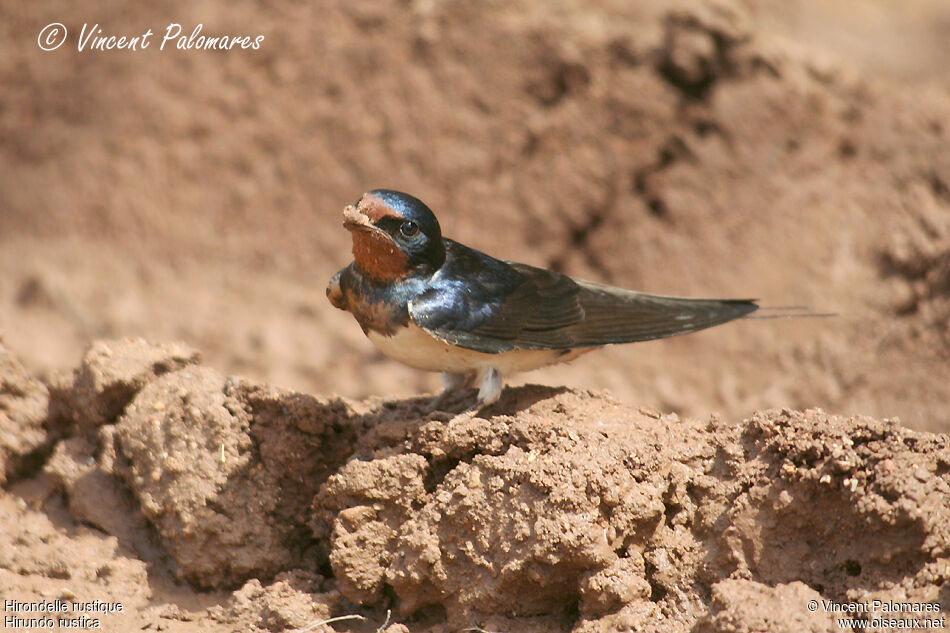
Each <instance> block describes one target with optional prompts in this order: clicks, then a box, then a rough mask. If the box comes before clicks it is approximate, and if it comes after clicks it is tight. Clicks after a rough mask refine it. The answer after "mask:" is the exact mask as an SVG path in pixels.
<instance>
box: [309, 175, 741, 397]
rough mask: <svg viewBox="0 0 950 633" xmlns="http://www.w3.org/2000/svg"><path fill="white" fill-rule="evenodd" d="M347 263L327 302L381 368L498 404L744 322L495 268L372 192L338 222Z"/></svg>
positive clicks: (735, 302)
mask: <svg viewBox="0 0 950 633" xmlns="http://www.w3.org/2000/svg"><path fill="white" fill-rule="evenodd" d="M343 226H344V227H346V228H347V229H348V230H349V231H350V233H351V235H352V238H353V258H354V261H353V262H352V263H351V264H350V265H349V266H347V267H346V268H344V269H343V270H341V271H339V272H338V273H337V274H336V275H334V276H333V278H332V279H330V283H329V285H328V287H327V297H328V298H329V300H330V302H331V303H332V304H333V305H334V306H335V307H337V308H339V309H341V310H346V311H349V312H351V313H352V314H353V316H354V317H356V320H357V322H359V324H360V327H362V328H363V332H364V333H365V334H366V336H367V337H368V338H369V339H370V340H371V341H372V342H373V343H374V344H375V345H376V347H378V348H379V349H380V351H382V352H383V353H384V354H385V355H386V356H388V357H390V358H392V359H394V360H397V361H400V362H402V363H404V364H406V365H409V366H410V367H415V368H417V369H422V370H426V371H436V372H442V380H443V384H444V386H445V389H446V391H445V393H446V394H447V393H450V392H451V391H453V390H455V389H458V388H461V387H464V386H474V385H477V386H478V401H477V405H478V406H479V407H483V406H486V405H489V404H492V403H494V402H495V401H497V400H498V398H499V396H500V395H501V389H502V381H503V378H504V377H505V376H508V375H510V374H512V373H515V372H522V371H529V370H532V369H537V368H539V367H544V366H546V365H551V364H554V363H561V362H566V361H570V360H573V359H575V358H577V357H578V356H580V355H581V354H585V353H587V352H590V351H592V350H594V349H597V348H599V347H604V346H605V345H613V344H617V343H633V342H636V341H647V340H651V339H657V338H664V337H668V336H674V335H677V334H686V333H687V332H695V331H696V330H702V329H705V328H708V327H712V326H714V325H718V324H720V323H725V322H726V321H732V320H733V319H738V318H741V317H745V316H746V315H748V314H750V313H752V312H754V311H755V310H757V309H758V308H759V306H758V305H756V303H755V301H754V300H748V299H690V298H682V297H667V296H659V295H651V294H645V293H642V292H636V291H634V290H625V289H623V288H616V287H613V286H607V285H603V284H598V283H593V282H590V281H583V280H580V279H572V278H571V277H568V276H566V275H562V274H560V273H557V272H554V271H551V270H545V269H543V268H535V267H534V266H528V265H526V264H518V263H515V262H509V261H502V260H498V259H495V258H493V257H490V256H489V255H486V254H484V253H481V252H479V251H477V250H475V249H473V248H469V247H467V246H465V245H463V244H460V243H458V242H456V241H454V240H451V239H448V238H445V237H442V230H441V228H440V226H439V222H438V220H437V219H436V217H435V214H433V213H432V211H431V210H430V209H429V207H427V206H426V205H425V204H423V202H422V201H420V200H418V199H417V198H414V197H413V196H410V195H408V194H405V193H401V192H398V191H391V190H387V189H376V190H374V191H370V192H368V193H365V194H363V196H362V197H361V198H360V199H359V201H358V202H357V203H356V204H354V205H349V206H347V207H346V208H345V209H344V210H343Z"/></svg>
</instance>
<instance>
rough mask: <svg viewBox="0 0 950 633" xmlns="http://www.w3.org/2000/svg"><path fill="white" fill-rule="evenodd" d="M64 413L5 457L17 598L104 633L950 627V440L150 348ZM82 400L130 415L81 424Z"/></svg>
mask: <svg viewBox="0 0 950 633" xmlns="http://www.w3.org/2000/svg"><path fill="white" fill-rule="evenodd" d="M4 367H7V368H10V367H12V368H14V371H13V372H12V373H13V375H14V376H17V377H18V376H20V374H21V371H20V368H19V367H17V366H16V361H15V359H12V358H10V357H9V356H8V357H6V359H5V362H4ZM5 383H6V384H12V383H13V380H10V381H5ZM90 385H95V387H94V388H91V387H90ZM23 393H24V394H27V392H25V391H24V392H23ZM117 394H122V395H121V396H119V395H117ZM30 397H31V396H29V395H21V396H16V397H13V398H11V399H10V400H8V402H11V403H12V404H11V406H6V407H5V409H4V411H5V413H4V416H8V418H9V422H10V423H12V424H14V425H23V426H29V425H30V424H31V423H32V422H31V420H33V419H34V418H33V417H32V414H31V413H29V412H28V411H29V408H24V407H19V406H17V405H18V404H19V403H20V402H21V401H23V400H27V399H29V398H30ZM44 398H48V400H47V402H48V405H47V410H48V411H49V414H48V416H47V417H45V418H44V419H42V420H41V421H40V422H41V425H40V427H39V428H41V429H44V430H48V433H44V436H46V437H45V439H46V440H47V441H46V442H44V443H41V444H39V445H37V443H36V442H35V441H32V440H31V437H30V436H28V435H25V434H24V435H23V438H24V439H23V442H22V443H21V445H19V446H16V445H13V446H10V447H9V448H8V449H7V450H8V451H10V453H11V454H12V455H15V456H19V457H27V458H28V459H26V460H25V462H24V463H31V464H34V466H33V467H32V468H31V469H29V470H26V471H24V470H22V469H21V470H9V467H8V473H7V474H8V476H9V477H10V478H11V482H12V485H9V486H8V490H7V491H5V492H3V494H2V496H0V507H2V509H3V511H2V512H0V522H2V524H3V530H2V532H0V533H2V536H0V542H2V543H3V547H2V549H0V591H2V594H3V596H4V598H6V599H15V600H20V601H24V602H36V601H38V600H45V601H50V602H54V603H55V601H57V600H59V601H61V602H62V603H63V604H67V605H72V604H77V603H84V602H89V601H93V600H99V601H102V602H105V603H113V604H114V603H121V604H122V607H123V610H122V612H121V613H105V614H104V613H98V614H90V615H91V616H93V617H98V618H99V624H100V626H102V627H103V628H104V629H105V630H111V631H128V630H138V629H149V628H155V629H156V630H169V631H232V630H233V631H285V630H291V629H293V630H297V629H304V628H306V627H307V626H308V625H312V624H315V623H319V622H322V621H325V620H328V619H330V618H334V617H346V616H351V617H355V616H359V617H360V618H362V620H345V621H342V622H339V623H338V624H337V629H336V630H350V631H360V632H362V631H378V630H387V631H391V632H395V631H405V630H410V631H430V632H433V633H434V632H447V631H461V630H469V627H477V628H476V629H470V630H488V631H523V632H541V631H548V632H556V631H565V632H567V631H575V632H583V631H589V632H600V631H615V630H616V631H620V630H642V631H803V630H810V631H833V630H839V628H838V627H837V626H836V625H835V623H834V621H833V618H832V616H831V615H829V614H828V613H825V612H823V611H819V612H817V613H813V612H809V611H808V609H807V603H808V601H809V600H833V601H835V602H836V603H848V602H854V603H861V602H864V601H867V600H874V599H879V600H882V601H897V602H911V603H923V602H927V603H939V604H941V605H947V604H950V602H948V601H950V593H948V588H950V583H948V582H947V580H948V579H950V503H948V500H950V438H948V437H947V436H946V435H935V434H930V433H923V432H917V431H911V430H908V429H906V428H905V427H902V426H900V425H899V424H897V423H896V422H894V421H890V420H877V419H873V418H867V417H851V418H845V417H841V416H833V415H829V414H827V413H824V412H822V411H820V410H817V409H815V410H809V411H804V412H800V411H790V410H778V409H773V410H769V411H762V412H757V413H755V414H753V415H752V416H751V417H750V418H748V419H746V420H744V421H742V422H741V423H738V422H734V421H731V422H730V421H724V420H722V419H720V418H718V417H715V416H713V417H710V418H708V419H707V420H705V421H699V420H690V419H684V418H680V417H679V416H677V415H676V414H672V413H667V414H661V413H659V412H657V411H654V410H651V409H648V408H639V409H634V408H631V407H628V406H625V405H623V404H622V403H620V402H619V401H618V400H616V399H615V398H614V397H612V396H610V395H608V394H606V393H604V392H601V393H594V392H587V391H578V390H571V389H566V388H552V387H539V386H527V387H519V388H514V389H509V390H507V391H506V392H505V394H504V396H503V397H502V400H501V401H500V402H499V403H498V404H497V405H495V406H493V407H492V408H491V409H489V410H487V411H485V412H484V413H483V414H482V415H478V416H475V415H472V414H471V413H464V414H461V415H451V414H446V413H443V412H436V413H426V409H427V406H428V403H429V400H428V399H427V398H415V399H409V400H388V401H380V400H371V401H363V402H355V401H348V400H344V399H340V398H318V397H314V396H310V395H305V394H301V393H296V392H292V391H287V390H283V389H278V388H275V387H270V386H267V385H263V384H259V383H255V382H252V381H249V380H247V379H244V378H227V377H225V376H223V375H221V374H219V373H218V372H216V371H215V370H213V369H210V368H208V367H206V366H204V365H201V364H199V363H198V362H197V361H196V358H195V356H194V354H193V353H191V352H190V351H189V350H188V349H187V348H185V347H184V346H149V345H147V344H145V343H144V342H143V341H141V340H129V341H114V342H106V341H102V342H99V343H97V344H96V345H94V346H93V347H92V348H91V349H90V351H89V352H88V353H87V355H86V356H85V359H84V361H83V363H82V365H81V366H80V367H79V368H78V369H77V370H76V371H75V372H73V374H72V377H71V380H70V379H66V378H65V377H63V378H62V379H61V380H60V382H59V384H57V385H56V386H54V387H52V388H51V389H50V391H49V395H48V396H45V395H44ZM79 401H82V402H85V403H87V405H89V406H87V408H86V409H85V411H97V412H100V411H106V410H109V411H114V412H115V413H114V414H113V415H111V416H108V417H99V418H95V416H87V417H83V418H81V419H77V420H73V421H72V423H71V424H70V423H65V422H64V420H63V419H62V418H61V417H59V416H60V413H59V412H62V411H64V410H67V409H69V407H68V406H67V405H68V403H74V402H79ZM72 410H79V409H78V408H76V407H73V408H72ZM3 421H4V423H6V422H7V419H6V417H5V418H4V420H3ZM63 429H65V431H63ZM62 433H66V434H67V437H65V438H61V439H58V440H56V439H54V438H55V437H61V434H62ZM41 458H42V459H41ZM10 614H11V613H10V612H9V610H8V611H7V613H6V614H5V615H7V616H9V615H10ZM73 615H74V614H73ZM938 615H939V614H938ZM383 624H387V625H389V626H388V628H387V627H386V626H381V625H383ZM340 627H342V628H340ZM317 628H318V629H319V628H321V627H317ZM322 630H328V629H326V628H322Z"/></svg>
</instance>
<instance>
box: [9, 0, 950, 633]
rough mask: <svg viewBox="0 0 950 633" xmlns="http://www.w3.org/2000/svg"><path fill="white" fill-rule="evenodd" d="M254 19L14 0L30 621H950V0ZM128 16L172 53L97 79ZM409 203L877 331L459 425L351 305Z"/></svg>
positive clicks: (16, 220)
mask: <svg viewBox="0 0 950 633" xmlns="http://www.w3.org/2000/svg"><path fill="white" fill-rule="evenodd" d="M221 6H222V5H220V4H218V3H214V2H211V1H210V0H200V1H198V2H184V1H183V0H176V1H173V2H167V3H160V4H159V3H148V4H146V3H137V4H135V5H129V4H128V3H115V2H106V3H99V4H98V5H97V6H96V7H95V8H93V7H92V6H91V5H90V6H80V5H77V4H76V3H65V2H52V3H49V2H46V3H19V4H9V3H8V4H5V5H0V83H2V85H3V87H4V88H3V91H2V92H0V270H2V271H3V274H2V275H0V333H2V334H3V340H2V343H3V347H2V349H0V483H3V484H4V488H3V491H2V494H0V508H2V511H0V522H2V530H0V543H2V546H0V596H2V597H3V598H10V597H15V598H17V599H21V600H32V601H36V600H38V599H40V598H47V599H50V600H55V599H57V598H59V599H61V600H64V601H68V602H78V601H83V600H87V601H88V600H102V601H120V602H122V603H123V605H124V607H125V610H124V611H123V613H118V614H110V615H105V616H103V618H102V624H103V626H105V627H106V629H107V630H115V631H127V630H137V629H138V628H140V627H145V628H147V629H155V630H170V631H182V632H188V633H191V632H194V631H218V630H220V631H231V630H241V631H246V630H268V631H281V630H287V629H292V628H295V627H303V626H305V625H307V624H308V623H313V622H319V621H320V620H323V619H327V618H330V617H334V616H344V615H354V614H355V615H361V616H363V617H365V618H366V620H365V621H362V622H360V621H356V620H347V621H343V622H341V623H339V624H337V625H336V627H337V629H336V630H344V629H345V628H346V627H350V628H351V629H352V630H354V631H363V630H365V631H376V630H378V629H379V630H387V631H389V632H390V633H395V632H396V631H405V630H407V628H408V630H411V631H443V630H446V631H447V630H460V629H464V628H466V627H473V626H475V627H481V628H482V629H484V630H489V631H561V630H564V631H567V630H576V631H606V630H631V629H636V628H637V627H640V630H657V631H660V630H664V631H665V630H674V631H675V630H697V631H727V630H728V631H746V630H749V631H752V630H769V631H771V630H776V631H779V630H790V631H791V630H796V631H798V630H831V627H832V625H831V624H829V620H828V619H827V618H826V617H823V616H824V614H817V615H816V614H810V613H808V611H807V610H805V608H804V606H803V605H805V604H806V603H807V602H808V600H810V599H820V598H825V599H833V600H836V601H848V600H860V599H863V597H864V596H871V597H884V598H887V599H893V600H910V601H915V600H940V601H941V602H942V604H943V605H944V611H943V612H944V614H945V613H946V609H947V608H950V594H948V590H947V586H948V585H946V584H945V579H946V578H947V577H948V576H950V562H948V560H950V559H948V556H950V555H948V549H947V548H948V543H950V537H948V534H947V528H946V525H948V522H947V519H948V516H947V508H948V506H950V497H948V494H947V493H948V490H947V486H948V476H950V475H948V471H950V462H948V457H947V454H948V453H947V451H948V449H947V436H946V435H929V434H927V433H926V432H928V431H929V432H936V433H944V434H945V433H947V432H948V431H950V370H948V361H950V152H948V151H947V148H948V146H950V141H948V138H950V69H948V66H947V64H946V63H945V60H946V59H947V55H948V54H950V44H948V42H950V7H948V6H947V4H946V3H945V2H943V1H941V0H915V1H914V2H910V3H901V4H895V3H892V2H889V1H888V0H867V1H866V2H863V3H852V2H844V1H843V0H833V1H830V2H820V3H819V2H812V1H805V0H797V1H795V2H787V1H782V2H779V1H772V0H769V1H766V2H759V3H752V2H742V1H740V0H729V1H721V2H715V3H705V2H703V3H700V2H698V1H696V2H694V1H692V0H683V1H681V2H676V3H669V2H659V1H657V0H648V1H646V2H638V3H625V2H616V3H615V2H609V1H599V0H569V1H567V2H560V3H529V2H515V3H502V4H491V5H480V6H479V7H478V8H475V7H473V6H471V5H470V4H469V3H461V2H426V1H413V2H401V3H387V2H360V3H353V2H339V1H331V2H324V3H310V4H308V3H298V2H293V1H291V0H279V1H277V2H270V3H267V4H260V5H258V4H252V3H237V4H234V3H232V4H229V5H228V8H227V10H226V11H224V10H222V9H221ZM54 21H55V22H62V23H63V24H64V25H65V26H66V27H67V28H68V29H69V31H70V33H71V39H70V41H69V42H67V44H66V45H64V46H63V47H62V48H61V49H59V50H56V51H52V52H43V51H41V50H39V48H38V47H37V45H36V42H37V34H38V33H39V31H40V30H41V29H42V27H43V26H44V25H46V24H48V23H50V22H54ZM87 22H88V23H90V24H93V23H96V22H98V23H99V24H100V26H101V27H102V28H103V29H104V31H105V32H107V33H116V34H130V35H131V34H137V33H141V32H142V31H144V30H145V29H146V28H151V29H152V30H153V31H155V33H156V35H154V36H153V42H154V43H153V45H152V46H151V47H150V48H149V49H147V50H144V51H137V52H129V51H115V50H114V51H105V52H101V51H84V52H78V51H77V50H76V36H77V34H78V33H79V31H80V29H81V27H82V25H83V23H87ZM169 22H180V23H182V27H183V30H184V31H185V32H186V33H187V32H190V31H191V30H192V29H193V28H194V25H196V24H198V23H202V24H203V25H204V30H205V33H206V34H214V35H220V34H229V33H241V34H251V35H255V34H258V33H260V34H264V35H265V40H264V44H263V47H262V49H261V50H258V51H238V50H235V51H230V52H195V51H175V50H166V51H158V50H157V46H158V44H159V43H160V40H161V36H162V34H163V32H164V29H165V26H166V25H167V24H168V23H169ZM155 38H157V40H156V39H155ZM380 186H385V187H393V188H397V189H402V190H406V191H409V192H411V193H414V194H415V195H417V196H419V197H421V198H422V199H424V200H425V201H427V202H428V203H429V204H430V206H432V208H433V209H434V210H435V211H436V213H437V214H438V216H439V218H440V221H441V222H442V225H443V230H444V232H445V233H446V234H447V235H449V236H451V237H454V238H456V239H459V240H461V241H463V242H465V243H468V244H470V245H472V246H475V247H477V248H480V249H481V250H485V251H487V252H489V253H491V254H493V255H496V256H500V257H505V258H509V259H517V260H521V261H526V262H528V263H532V264H536V265H542V266H550V267H554V268H557V269H559V270H563V271H565V272H568V273H570V274H573V275H576V276H579V277H583V278H587V279H592V280H595V281H600V282H607V283H614V284H617V285H622V286H626V287H631V288H636V289H640V290H645V291H650V292H657V293H664V294H681V295H695V296H700V295H705V296H738V297H745V296H753V297H758V298H760V299H761V300H762V302H763V303H764V304H771V305H783V304H810V305H814V306H816V307H817V308H819V309H820V310H823V311H833V312H836V313H838V315H839V316H838V317H836V318H833V319H811V320H800V321H744V322H740V323H735V324H730V325H727V326H723V327H721V328H715V329H713V330H711V331H708V332H704V333H700V334H696V335H691V336H688V337H682V338H676V339H671V340H666V341H656V342H651V343H644V344H640V345H637V346H626V347H618V348H615V349H609V350H605V351H601V352H598V353H596V354H590V355H587V356H585V357H582V358H581V359H579V360H578V361H576V362H574V363H571V364H570V365H565V366H559V367H554V368H551V369H547V370H542V371H539V372H536V373H533V374H530V375H528V376H527V377H526V378H524V379H520V380H522V381H523V380H530V381H531V382H534V383H541V384H546V385H552V386H551V387H537V386H529V387H524V388H515V389H509V390H507V391H506V392H505V394H504V396H503V400H502V402H501V403H500V404H499V405H498V406H497V407H496V408H495V409H493V410H490V411H489V412H487V413H486V416H485V417H484V418H481V417H472V416H459V417H451V416H441V417H440V416H432V415H427V414H426V413H425V411H424V409H425V405H426V404H427V403H428V400H426V399H425V398H420V397H419V396H420V395H421V394H424V393H426V392H429V393H431V392H433V391H435V390H436V388H437V385H438V381H437V378H435V377H434V376H430V375H426V374H422V373H420V372H415V371H413V370H411V369H408V368H404V367H401V366H397V365H395V364H393V363H391V362H390V361H388V360H386V359H385V358H383V357H382V356H381V355H379V354H378V353H377V352H376V351H375V350H374V349H373V348H372V346H371V345H370V344H369V342H368V341H366V339H365V337H364V336H363V335H362V333H361V332H360V330H359V328H358V326H357V325H356V324H355V322H354V321H353V320H352V318H350V317H349V316H348V315H346V314H344V313H341V312H338V311H336V310H334V309H333V308H332V307H331V306H330V305H329V304H328V303H327V302H326V301H325V299H324V296H323V289H324V286H325V283H326V280H327V279H328V278H329V277H330V275H332V274H333V273H334V272H335V271H336V270H337V269H339V268H340V267H342V266H343V265H345V264H346V263H347V262H348V261H349V258H350V255H349V243H348V236H347V235H346V233H345V231H343V230H342V229H341V227H340V215H339V214H340V210H341V209H342V207H343V206H344V205H345V204H347V203H350V202H352V201H353V200H355V199H356V198H357V197H358V196H359V194H360V193H361V192H362V191H364V190H366V189H370V188H373V187H380ZM122 337H146V338H148V339H150V340H155V341H178V340H180V341H184V342H183V343H174V344H166V345H153V344H149V343H146V342H145V341H143V340H140V339H137V340H135V341H132V342H123V343H117V342H115V341H109V340H102V339H117V338H122ZM97 339H100V340H99V342H97V343H95V344H93V345H92V346H91V347H89V345H90V341H94V340H97ZM87 348H88V350H87ZM198 349H200V350H201V353H202V357H203V359H204V362H205V363H206V364H202V362H201V361H200V360H199V357H198V354H197V352H196V351H195V350H198ZM80 358H82V359H83V360H82V363H81V364H80V365H79V367H78V368H77V369H75V370H72V369H70V368H73V367H76V363H77V360H78V359H80ZM212 368H215V369H212ZM219 371H220V372H221V373H218V372H219ZM228 376H232V377H228ZM238 376H244V377H238ZM514 384H519V379H517V378H516V379H515V381H514ZM269 385H281V386H282V387H281V388H278V387H273V386H269ZM562 385H566V386H568V387H562ZM605 389H606V390H609V392H610V393H611V394H613V395H608V394H607V393H606V392H604V391H603V390H605ZM306 394H342V395H343V396H345V398H336V397H329V396H311V395H306ZM367 398H369V399H367ZM380 398H386V400H381V399H380ZM714 412H715V413H714ZM825 412H827V413H825ZM856 414H860V415H858V416H857V417H855V416H856ZM862 416H869V417H862ZM909 429H915V430H914V431H911V430H909ZM387 610H391V614H390V616H389V617H388V618H387ZM4 615H9V614H8V613H5V614H4ZM93 615H94V614H93ZM384 623H385V626H382V625H383V624H384ZM323 630H328V629H327V628H326V627H323Z"/></svg>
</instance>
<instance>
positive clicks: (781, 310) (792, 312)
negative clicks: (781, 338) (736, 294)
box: [741, 306, 838, 319]
mask: <svg viewBox="0 0 950 633" xmlns="http://www.w3.org/2000/svg"><path fill="white" fill-rule="evenodd" d="M813 310H814V308H813V307H812V306H759V309H758V310H757V311H756V312H754V313H752V314H747V315H745V316H744V317H741V318H743V319H800V318H805V319H812V318H827V317H836V316H838V313H836V312H814V311H813ZM760 312H769V313H770V314H759V313H760Z"/></svg>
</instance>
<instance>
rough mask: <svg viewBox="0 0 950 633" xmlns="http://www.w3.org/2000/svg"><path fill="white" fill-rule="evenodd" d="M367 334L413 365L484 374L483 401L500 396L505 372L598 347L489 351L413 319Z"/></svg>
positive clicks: (567, 358)
mask: <svg viewBox="0 0 950 633" xmlns="http://www.w3.org/2000/svg"><path fill="white" fill-rule="evenodd" d="M367 336H368V337H369V340H371V341H372V342H373V344H374V345H375V346H376V347H377V348H379V350H380V351H381V352H382V353H383V354H385V355H386V356H388V357H389V358H391V359H393V360H397V361H399V362H400V363H403V364H405V365H409V366H410V367H415V368H416V369H422V370H424V371H439V372H444V373H450V374H477V375H478V376H479V377H484V380H483V381H482V385H481V389H480V391H479V400H480V401H481V402H482V404H488V403H490V402H494V401H495V400H497V399H498V395H499V394H500V393H501V382H502V380H503V379H504V377H505V376H510V375H511V374H515V373H519V372H523V371H531V370H532V369H538V368H539V367H545V366H547V365H553V364H555V363H563V362H567V361H570V360H573V359H575V358H577V357H578V356H580V355H581V354H584V353H586V352H589V351H591V350H592V349H595V348H584V349H574V350H571V351H569V352H568V353H566V354H565V353H563V352H562V351H560V350H515V351H510V352H501V353H499V354H486V353H484V352H476V351H475V350H470V349H465V348H462V347H457V346H455V345H450V344H449V343H446V342H445V341H441V340H439V339H437V338H436V337H434V336H432V335H431V334H428V333H427V332H426V331H425V330H423V329H422V328H420V327H419V326H417V325H415V324H414V323H412V322H410V323H409V326H408V327H405V328H400V329H399V330H397V331H396V333H395V334H393V335H392V336H383V335H382V334H378V333H376V332H374V331H372V330H370V331H369V332H368V333H367ZM490 369H494V370H495V372H489V371H488V370H490ZM493 373H496V374H497V375H496V376H495V377H494V378H492V374H493ZM486 383H496V384H486Z"/></svg>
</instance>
